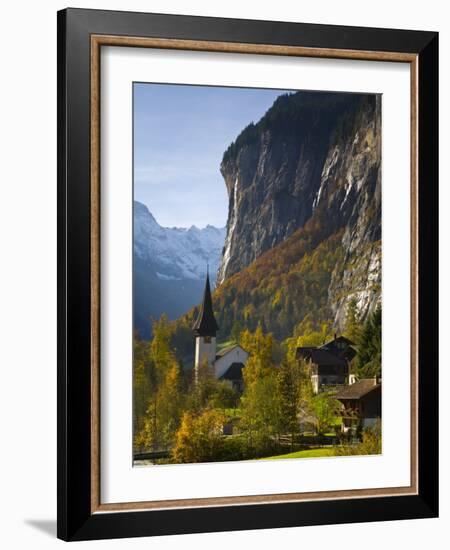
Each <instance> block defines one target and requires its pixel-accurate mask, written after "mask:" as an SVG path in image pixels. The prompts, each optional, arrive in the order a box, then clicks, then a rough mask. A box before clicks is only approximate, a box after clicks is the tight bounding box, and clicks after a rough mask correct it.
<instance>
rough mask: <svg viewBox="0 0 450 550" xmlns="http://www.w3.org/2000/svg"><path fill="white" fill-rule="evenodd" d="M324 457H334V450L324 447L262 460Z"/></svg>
mask: <svg viewBox="0 0 450 550" xmlns="http://www.w3.org/2000/svg"><path fill="white" fill-rule="evenodd" d="M324 456H334V449H332V448H329V447H322V448H320V449H308V450H306V451H296V452H294V453H288V454H285V455H277V456H268V457H266V458H262V459H261V460H278V459H280V458H317V457H324Z"/></svg>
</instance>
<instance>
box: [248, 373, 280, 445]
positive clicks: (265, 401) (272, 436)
mask: <svg viewBox="0 0 450 550" xmlns="http://www.w3.org/2000/svg"><path fill="white" fill-rule="evenodd" d="M281 414H282V413H281V400H280V394H279V391H278V380H277V373H276V372H271V373H267V374H265V375H264V376H263V377H261V378H256V379H254V380H253V381H252V382H251V384H250V385H248V386H246V388H245V391H244V394H243V396H242V397H241V418H240V422H239V428H240V429H241V431H242V432H243V434H244V436H245V438H246V442H247V449H248V452H249V454H250V456H261V455H263V454H265V453H267V452H270V451H272V450H273V449H274V448H275V447H276V445H277V444H278V442H279V436H280V433H281V430H282V416H281Z"/></svg>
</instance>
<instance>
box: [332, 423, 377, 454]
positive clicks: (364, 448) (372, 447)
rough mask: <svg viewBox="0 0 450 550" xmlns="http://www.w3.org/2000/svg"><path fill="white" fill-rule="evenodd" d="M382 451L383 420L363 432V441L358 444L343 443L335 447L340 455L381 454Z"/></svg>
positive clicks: (336, 452)
mask: <svg viewBox="0 0 450 550" xmlns="http://www.w3.org/2000/svg"><path fill="white" fill-rule="evenodd" d="M381 451H382V442H381V421H379V420H378V421H377V422H376V424H375V425H374V426H373V427H372V428H366V429H365V430H363V433H362V441H361V443H357V444H356V445H343V446H342V447H336V448H335V451H334V452H335V454H336V455H338V456H349V455H379V454H381Z"/></svg>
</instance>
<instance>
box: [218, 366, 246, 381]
mask: <svg viewBox="0 0 450 550" xmlns="http://www.w3.org/2000/svg"><path fill="white" fill-rule="evenodd" d="M244 366H245V365H244V363H231V365H230V366H229V367H228V369H227V370H226V371H225V372H224V373H223V374H222V376H221V377H220V379H221V380H242V369H243V368H244Z"/></svg>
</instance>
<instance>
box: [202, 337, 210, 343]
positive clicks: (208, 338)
mask: <svg viewBox="0 0 450 550" xmlns="http://www.w3.org/2000/svg"><path fill="white" fill-rule="evenodd" d="M204 342H205V344H210V343H211V336H205V338H204Z"/></svg>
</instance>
